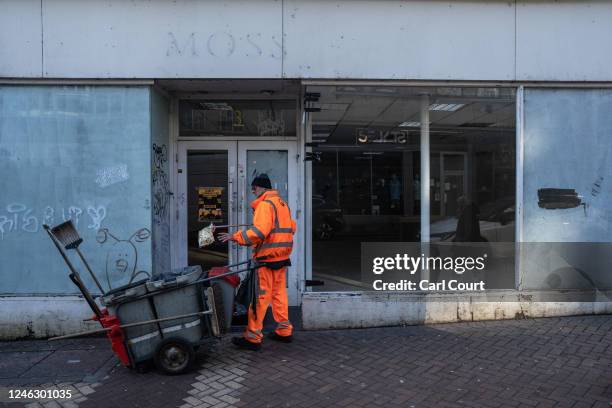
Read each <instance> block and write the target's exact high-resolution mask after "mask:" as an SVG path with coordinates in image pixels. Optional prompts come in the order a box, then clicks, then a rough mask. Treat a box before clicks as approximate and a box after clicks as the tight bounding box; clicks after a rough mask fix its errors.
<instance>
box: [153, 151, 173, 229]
mask: <svg viewBox="0 0 612 408" xmlns="http://www.w3.org/2000/svg"><path fill="white" fill-rule="evenodd" d="M167 164H168V149H167V148H166V145H161V146H158V145H156V144H155V143H153V165H152V166H151V167H152V172H153V174H152V175H151V178H152V181H153V221H154V222H155V223H156V224H157V225H160V224H162V223H163V222H164V221H166V218H167V215H168V201H169V198H170V187H169V186H170V185H169V182H168V173H166V167H167Z"/></svg>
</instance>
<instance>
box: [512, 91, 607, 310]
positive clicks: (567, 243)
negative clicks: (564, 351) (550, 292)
mask: <svg viewBox="0 0 612 408" xmlns="http://www.w3.org/2000/svg"><path fill="white" fill-rule="evenodd" d="M524 146H525V156H524V196H523V202H524V221H523V225H524V231H523V241H525V243H524V244H522V246H521V248H522V249H521V274H522V285H523V287H525V288H533V289H571V288H583V289H593V288H611V287H612V275H611V274H610V273H609V269H610V266H609V265H610V264H611V263H612V250H611V244H610V243H611V242H612V90H603V89H599V90H597V89H571V90H570V89H527V90H526V91H525V139H524ZM550 188H554V189H570V190H575V193H576V195H577V198H578V199H579V200H580V202H581V203H583V204H584V205H577V206H574V207H573V208H554V209H552V208H546V206H547V205H546V204H545V203H544V202H543V201H540V197H539V196H538V191H539V190H541V189H550ZM559 200H560V199H559V198H556V199H555V202H559ZM561 201H563V199H561ZM576 204H577V201H576V202H575V203H574V204H573V205H576ZM555 206H558V205H555ZM568 207H572V206H568ZM532 242H536V243H540V244H532ZM541 243H547V244H541ZM595 295H596V296H601V294H598V293H595ZM594 299H595V298H594ZM583 300H584V299H583ZM608 300H609V299H608Z"/></svg>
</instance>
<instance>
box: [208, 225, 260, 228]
mask: <svg viewBox="0 0 612 408" xmlns="http://www.w3.org/2000/svg"><path fill="white" fill-rule="evenodd" d="M213 225H214V224H213ZM250 226H251V224H233V225H232V224H230V225H215V228H228V227H250Z"/></svg>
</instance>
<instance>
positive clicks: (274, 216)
mask: <svg viewBox="0 0 612 408" xmlns="http://www.w3.org/2000/svg"><path fill="white" fill-rule="evenodd" d="M251 207H252V208H253V210H255V214H254V215H253V226H252V227H251V228H249V229H247V230H246V231H244V230H243V231H238V232H236V233H235V234H234V235H233V237H234V239H235V240H236V242H238V243H239V244H240V245H249V246H252V247H254V250H253V258H255V259H257V260H265V261H270V262H275V261H283V260H285V259H289V256H290V255H291V250H292V249H293V234H294V233H295V230H296V223H295V220H293V218H291V212H290V210H289V206H288V205H287V203H285V202H284V201H283V200H282V199H281V198H280V197H279V196H278V192H277V191H276V190H268V191H266V192H265V193H263V194H262V195H261V196H259V197H258V198H256V199H255V200H253V202H252V203H251Z"/></svg>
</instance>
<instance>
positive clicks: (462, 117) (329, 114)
mask: <svg viewBox="0 0 612 408" xmlns="http://www.w3.org/2000/svg"><path fill="white" fill-rule="evenodd" d="M307 95H310V99H311V102H310V103H309V105H308V110H309V111H310V112H311V115H312V146H313V153H314V155H313V158H314V159H313V165H312V214H313V219H312V236H313V240H312V271H313V279H314V280H320V281H322V282H323V283H324V284H323V285H321V286H315V287H314V288H313V289H314V290H320V291H331V290H360V289H361V290H363V289H364V284H363V283H362V282H361V281H360V246H361V243H362V242H419V241H420V240H421V236H420V231H421V225H420V215H421V202H420V194H421V182H422V180H421V177H420V160H421V145H420V140H421V139H420V134H421V122H420V121H421V118H422V117H423V116H422V115H423V114H422V109H423V106H424V105H423V103H424V102H423V100H424V99H423V95H427V99H425V101H426V105H425V106H426V107H427V111H428V112H427V114H428V115H427V116H428V117H429V144H430V147H429V160H430V180H429V186H430V205H429V217H430V240H431V241H432V242H436V241H449V242H450V241H452V242H513V241H514V240H515V236H514V234H515V232H514V231H515V227H514V224H515V222H514V221H515V201H516V192H515V191H516V178H515V174H516V164H515V163H516V131H515V122H516V103H515V98H516V91H515V89H514V88H502V87H491V88H482V87H427V88H425V87H376V86H308V87H307Z"/></svg>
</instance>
